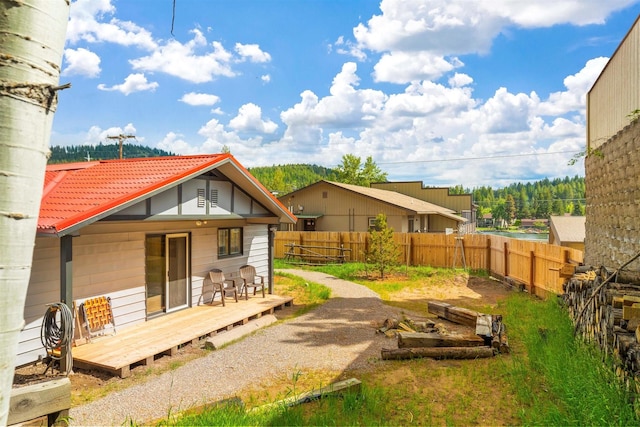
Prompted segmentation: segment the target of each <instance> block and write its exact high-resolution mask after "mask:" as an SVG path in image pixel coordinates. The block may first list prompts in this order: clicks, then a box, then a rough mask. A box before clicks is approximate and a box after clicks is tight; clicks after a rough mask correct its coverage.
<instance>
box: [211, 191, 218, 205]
mask: <svg viewBox="0 0 640 427" xmlns="http://www.w3.org/2000/svg"><path fill="white" fill-rule="evenodd" d="M211 207H212V208H217V207H218V190H217V189H216V190H211Z"/></svg>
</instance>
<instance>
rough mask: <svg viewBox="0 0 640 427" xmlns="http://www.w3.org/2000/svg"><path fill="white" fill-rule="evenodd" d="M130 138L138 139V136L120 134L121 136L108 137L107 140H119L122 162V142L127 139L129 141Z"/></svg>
mask: <svg viewBox="0 0 640 427" xmlns="http://www.w3.org/2000/svg"><path fill="white" fill-rule="evenodd" d="M129 138H133V139H136V136H135V135H123V134H120V135H115V136H108V137H107V139H117V140H118V143H119V144H120V160H122V142H123V141H124V140H125V139H129ZM136 141H137V139H136Z"/></svg>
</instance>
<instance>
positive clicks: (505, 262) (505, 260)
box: [504, 242, 509, 277]
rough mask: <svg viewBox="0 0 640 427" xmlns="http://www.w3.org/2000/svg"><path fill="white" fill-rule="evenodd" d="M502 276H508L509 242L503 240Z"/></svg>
mask: <svg viewBox="0 0 640 427" xmlns="http://www.w3.org/2000/svg"><path fill="white" fill-rule="evenodd" d="M504 277H509V244H508V243H507V242H504Z"/></svg>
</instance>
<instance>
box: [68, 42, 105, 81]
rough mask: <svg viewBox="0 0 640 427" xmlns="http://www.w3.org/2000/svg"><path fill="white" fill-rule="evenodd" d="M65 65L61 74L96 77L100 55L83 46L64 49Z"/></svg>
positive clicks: (98, 73) (98, 70)
mask: <svg viewBox="0 0 640 427" xmlns="http://www.w3.org/2000/svg"><path fill="white" fill-rule="evenodd" d="M64 60H65V62H66V67H65V69H64V70H63V71H62V73H61V74H62V75H63V76H85V77H98V76H99V75H100V57H99V56H98V55H96V54H95V53H93V52H91V51H90V50H87V49H84V48H81V47H80V48H78V49H65V50H64Z"/></svg>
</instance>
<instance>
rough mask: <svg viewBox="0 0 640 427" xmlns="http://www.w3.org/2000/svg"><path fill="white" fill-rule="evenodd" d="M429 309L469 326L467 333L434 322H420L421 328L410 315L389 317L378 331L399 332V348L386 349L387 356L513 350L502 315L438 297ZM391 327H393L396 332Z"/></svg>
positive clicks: (488, 353)
mask: <svg viewBox="0 0 640 427" xmlns="http://www.w3.org/2000/svg"><path fill="white" fill-rule="evenodd" d="M428 309H429V312H430V313H432V314H435V315H437V316H438V317H440V318H442V319H445V320H448V321H450V322H453V323H456V324H458V325H463V326H467V327H469V328H468V330H467V331H465V332H464V333H458V334H453V333H450V332H448V331H447V330H446V328H444V327H443V326H442V325H436V324H435V323H434V322H431V323H425V322H423V323H420V324H419V326H420V327H421V328H415V327H412V323H411V322H410V321H407V320H406V319H405V320H404V321H401V322H398V321H395V320H394V319H387V320H386V321H385V323H384V326H383V327H382V328H381V329H379V330H378V331H379V332H383V333H385V334H386V335H387V336H397V339H398V348H393V349H382V359H383V360H398V359H413V358H416V357H430V358H433V359H476V358H484V357H492V356H494V355H495V354H497V353H509V343H508V339H507V334H506V328H505V326H504V323H502V316H500V315H488V314H482V313H478V312H476V311H473V310H468V309H466V308H461V307H455V306H453V305H450V304H447V303H442V302H437V301H429V302H428ZM394 326H395V328H394ZM473 328H475V329H473ZM417 329H420V330H417ZM390 331H393V335H391V334H390V333H389V332H390Z"/></svg>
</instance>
